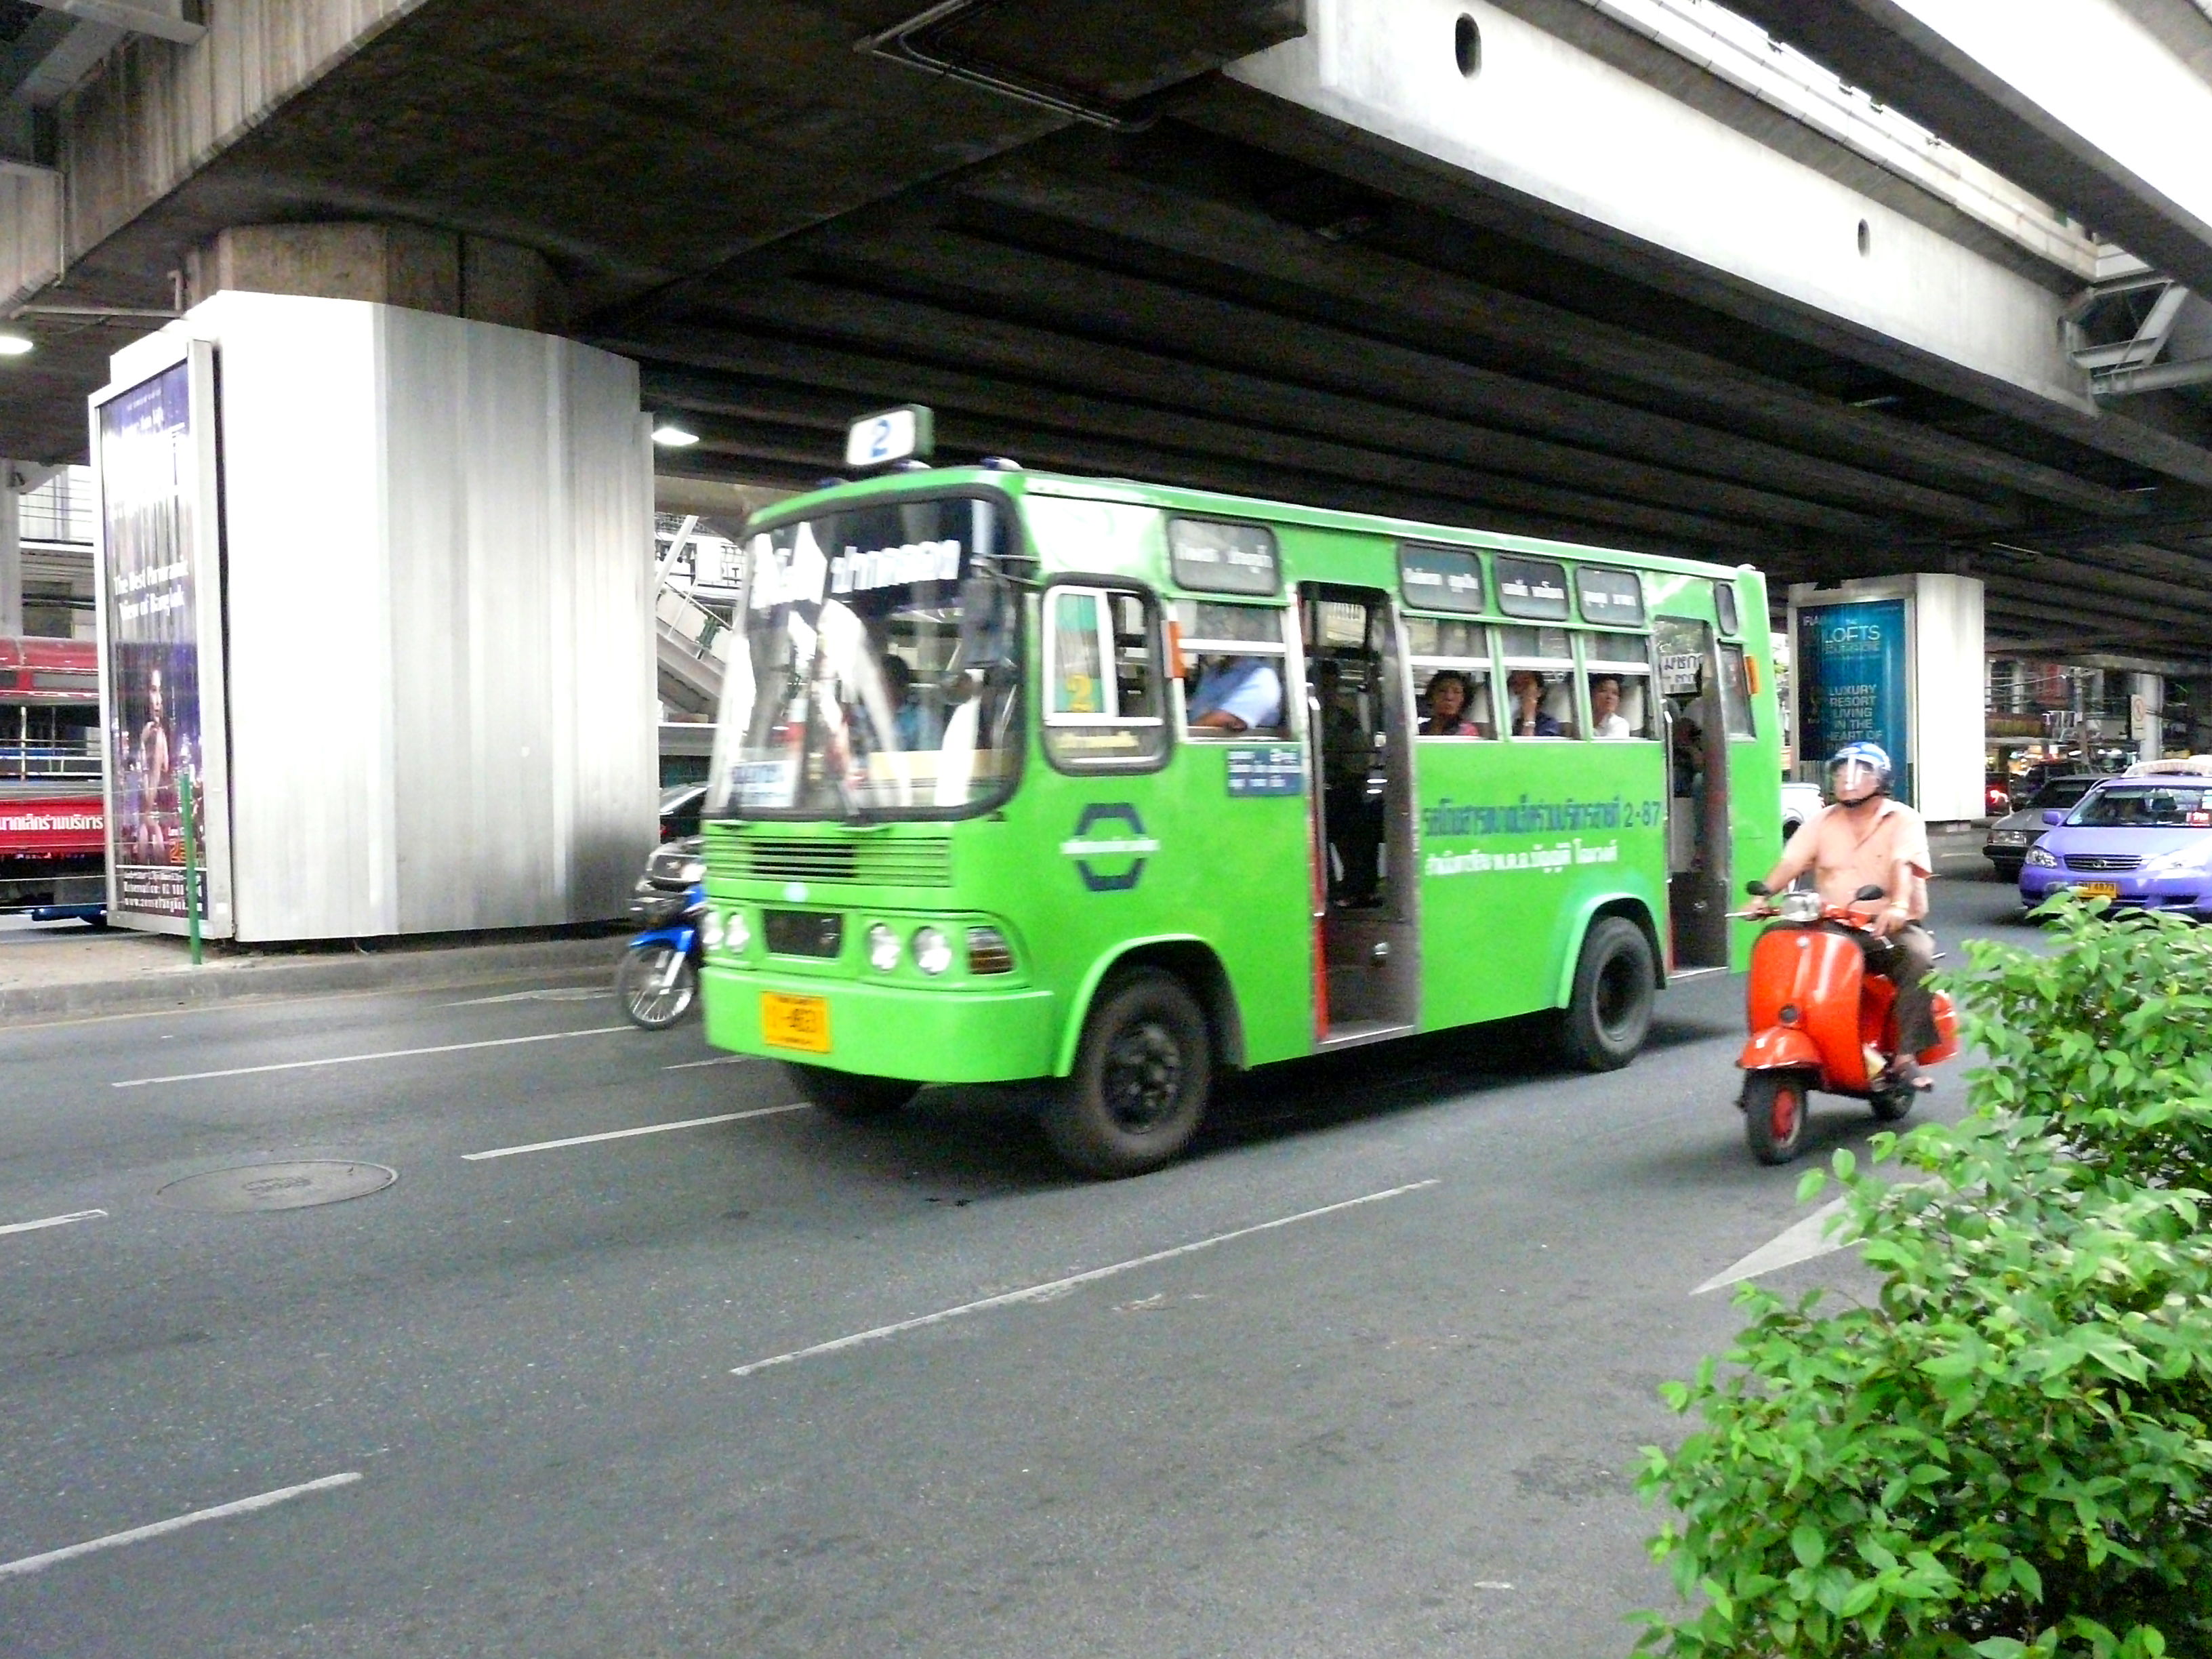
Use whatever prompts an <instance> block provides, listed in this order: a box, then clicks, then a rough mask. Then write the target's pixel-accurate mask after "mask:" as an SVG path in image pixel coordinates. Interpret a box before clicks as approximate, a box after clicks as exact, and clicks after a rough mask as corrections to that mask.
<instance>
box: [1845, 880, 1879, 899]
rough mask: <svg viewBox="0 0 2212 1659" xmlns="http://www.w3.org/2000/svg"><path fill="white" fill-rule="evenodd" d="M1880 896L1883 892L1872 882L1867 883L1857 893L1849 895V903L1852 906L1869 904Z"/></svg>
mask: <svg viewBox="0 0 2212 1659" xmlns="http://www.w3.org/2000/svg"><path fill="white" fill-rule="evenodd" d="M1881 896H1883V890H1882V889H1881V888H1879V887H1877V886H1875V884H1873V883H1872V882H1869V883H1868V884H1866V885H1865V886H1863V887H1862V888H1860V889H1859V890H1858V891H1857V892H1856V893H1854V894H1852V895H1851V902H1852V903H1854V904H1870V903H1872V902H1874V901H1875V900H1876V899H1878V898H1881Z"/></svg>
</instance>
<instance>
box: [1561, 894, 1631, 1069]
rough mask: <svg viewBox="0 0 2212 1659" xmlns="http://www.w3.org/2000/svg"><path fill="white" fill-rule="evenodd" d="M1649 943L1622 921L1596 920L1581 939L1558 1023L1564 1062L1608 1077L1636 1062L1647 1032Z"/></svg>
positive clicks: (1600, 918) (1626, 919)
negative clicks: (1571, 988) (1569, 995)
mask: <svg viewBox="0 0 2212 1659" xmlns="http://www.w3.org/2000/svg"><path fill="white" fill-rule="evenodd" d="M1651 979H1652V964H1651V941H1650V940H1649V939H1645V938H1644V930H1643V929H1642V928H1641V927H1638V926H1637V925H1636V924H1635V923H1634V922H1632V921H1629V920H1628V918H1627V917H1626V916H1600V917H1599V918H1598V919H1597V920H1596V921H1594V922H1592V923H1591V924H1590V928H1589V933H1586V934H1584V935H1583V953H1582V957H1581V959H1580V960H1579V961H1577V963H1575V988H1574V994H1573V997H1572V999H1571V1000H1570V1001H1569V1002H1568V1004H1567V1009H1566V1013H1565V1017H1564V1018H1563V1019H1562V1020H1561V1022H1560V1036H1561V1039H1562V1042H1563V1044H1564V1046H1565V1049H1566V1051H1567V1058H1568V1059H1569V1060H1572V1061H1573V1062H1574V1063H1575V1064H1576V1065H1577V1066H1581V1067H1582V1068H1583V1070H1585V1071H1590V1072H1613V1071H1618V1070H1620V1067H1622V1066H1626V1065H1627V1064H1628V1062H1629V1061H1630V1060H1633V1059H1635V1058H1636V1051H1637V1050H1638V1049H1639V1048H1642V1047H1643V1046H1644V1035H1645V1033H1647V1032H1648V1031H1650V1029H1651Z"/></svg>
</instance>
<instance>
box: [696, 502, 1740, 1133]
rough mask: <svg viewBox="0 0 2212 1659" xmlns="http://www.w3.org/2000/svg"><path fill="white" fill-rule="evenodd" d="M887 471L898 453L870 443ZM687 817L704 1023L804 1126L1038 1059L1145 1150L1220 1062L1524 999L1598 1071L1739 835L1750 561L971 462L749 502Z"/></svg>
mask: <svg viewBox="0 0 2212 1659" xmlns="http://www.w3.org/2000/svg"><path fill="white" fill-rule="evenodd" d="M910 465H911V464H910ZM744 551H745V565H746V569H745V576H744V586H743V589H742V592H743V599H742V601H741V603H740V605H739V607H738V617H737V624H736V627H735V629H733V632H734V633H735V634H736V635H737V637H736V639H735V640H734V641H733V642H732V643H733V650H732V657H731V660H730V665H729V668H728V671H727V677H726V684H725V688H724V693H723V700H722V706H721V712H720V724H719V726H718V729H717V732H716V734H715V748H714V761H713V771H712V775H711V779H710V785H709V791H710V793H709V796H708V822H707V823H705V825H704V826H703V836H704V860H705V866H706V878H705V885H706V890H707V895H708V901H709V905H708V917H707V921H706V925H705V927H703V929H702V932H703V933H704V936H705V939H706V944H707V951H706V959H705V967H704V970H703V973H702V1000H703V1003H704V1007H705V1015H706V1031H707V1036H708V1040H709V1042H712V1043H713V1044H714V1045H715V1046H716V1047H718V1048H724V1049H728V1050H732V1051H735V1052H737V1053H740V1054H752V1055H759V1056H763V1057H766V1058H771V1059H775V1060H781V1061H782V1062H783V1063H784V1064H785V1066H786V1067H787V1070H788V1071H789V1073H790V1074H791V1078H792V1080H793V1084H794V1085H795V1086H796V1088H797V1090H798V1091H799V1093H801V1094H802V1095H804V1096H805V1097H806V1098H807V1099H808V1100H810V1101H811V1102H812V1103H814V1104H815V1105H817V1106H818V1107H820V1108H822V1109H824V1110H826V1111H829V1112H831V1113H834V1114H836V1115H840V1116H842V1117H847V1118H856V1119H857V1118H869V1117H874V1116H878V1115H884V1114H887V1113H890V1112H893V1111H896V1110H897V1109H899V1108H900V1107H901V1106H902V1105H903V1104H904V1103H906V1102H907V1101H908V1100H909V1099H911V1098H912V1097H913V1096H914V1095H915V1092H916V1091H918V1090H919V1089H920V1088H921V1086H922V1085H925V1084H966V1083H987V1082H988V1083H1005V1082H1014V1081H1026V1080H1036V1081H1039V1082H1041V1083H1042V1084H1043V1085H1045V1086H1044V1087H1042V1089H1040V1091H1039V1095H1040V1097H1041V1100H1042V1115H1043V1121H1044V1125H1045V1127H1046V1129H1047V1132H1048V1135H1049V1137H1050V1139H1051V1140H1052V1141H1053V1143H1054V1146H1055V1147H1056V1148H1057V1149H1058V1151H1059V1152H1060V1155H1061V1156H1062V1157H1063V1158H1066V1160H1067V1162H1068V1163H1070V1164H1073V1166H1074V1167H1076V1168H1077V1169H1079V1170H1084V1171H1085V1172H1088V1173H1091V1174H1094V1175H1101V1176H1121V1175H1130V1174H1134V1173H1138V1172H1139V1171H1142V1170H1149V1169H1152V1168H1154V1167H1156V1166H1158V1164H1162V1163H1164V1162H1165V1161H1166V1160H1168V1159H1170V1158H1173V1157H1174V1156H1175V1155H1176V1153H1177V1152H1179V1151H1181V1150H1182V1147H1183V1146H1185V1145H1186V1143H1187V1142H1188V1140H1189V1139H1190V1137H1191V1135H1192V1133H1194V1131H1195V1129H1196V1128H1197V1127H1198V1124H1199V1121H1200V1118H1201V1117H1202V1116H1203V1115H1204V1113H1205V1110H1206V1103H1207V1100H1208V1097H1209V1095H1210V1093H1211V1091H1212V1084H1213V1080H1214V1079H1215V1078H1216V1077H1217V1076H1218V1075H1219V1074H1220V1073H1222V1072H1224V1071H1225V1070H1226V1069H1236V1068H1246V1067H1251V1066H1262V1065H1266V1064H1267V1063H1269V1062H1271V1061H1276V1060H1289V1059H1291V1058H1293V1057H1296V1056H1300V1055H1308V1054H1321V1053H1327V1052H1329V1051H1332V1050H1335V1049H1339V1048H1346V1047H1350V1046H1352V1045H1355V1044H1362V1043H1368V1042H1380V1041H1383V1040H1385V1039H1388V1038H1391V1037H1397V1036H1407V1035H1410V1034H1413V1033H1415V1032H1421V1031H1433V1030H1440V1029H1443V1028H1447V1027H1453V1026H1461V1025H1467V1024H1472V1023H1474V1022H1479V1021H1489V1020H1498V1019H1504V1018H1510V1017H1515V1016H1521V1015H1528V1014H1534V1013H1538V1012H1542V1011H1547V1010H1548V1011H1557V1012H1556V1013H1555V1014H1554V1015H1553V1018H1555V1019H1556V1020H1557V1022H1558V1025H1559V1032H1560V1036H1561V1037H1562V1039H1563V1042H1564V1046H1565V1050H1566V1052H1567V1054H1568V1055H1569V1056H1570V1057H1571V1059H1572V1060H1574V1061H1576V1062H1577V1063H1579V1064H1580V1065H1582V1066H1588V1067H1590V1068H1594V1069H1605V1068H1609V1067H1613V1066H1622V1065H1626V1063H1627V1062H1628V1061H1629V1060H1630V1059H1632V1057H1633V1055H1634V1054H1635V1053H1636V1051H1637V1049H1638V1048H1639V1047H1640V1046H1641V1044H1642V1042H1643V1040H1644V1035H1645V1031H1646V1029H1647V1027H1648V1025H1649V1024H1650V1014H1651V1007H1652V1000H1653V993H1654V991H1655V990H1656V989H1657V988H1659V987H1663V986H1665V985H1666V984H1667V983H1668V981H1670V980H1671V979H1679V978H1680V977H1682V976H1684V975H1691V974H1697V973H1703V972H1723V971H1726V970H1728V969H1730V968H1741V966H1743V965H1744V959H1745V957H1746V955H1747V951H1748V950H1749V946H1750V933H1749V930H1748V929H1747V928H1746V927H1744V926H1743V925H1741V924H1735V925H1733V926H1732V925H1731V923H1730V921H1729V919H1728V911H1729V908H1730V903H1729V894H1730V892H1731V890H1732V883H1733V882H1734V880H1735V877H1736V876H1738V875H1739V874H1741V873H1742V872H1761V871H1764V870H1765V869H1766V868H1767V867H1768V866H1769V865H1770V864H1771V862H1772V860H1773V859H1774V858H1775V856H1776V854H1777V853H1778V848H1779V846H1780V823H1779V818H1780V802H1779V791H1778V786H1777V780H1778V778H1779V777H1780V775H1781V765H1780V744H1779V734H1778V720H1777V717H1776V707H1775V699H1774V690H1773V688H1774V675H1773V671H1772V665H1771V661H1770V659H1769V644H1768V633H1767V621H1766V618H1767V608H1766V592H1765V582H1764V580H1763V579H1762V578H1761V576H1760V575H1759V573H1758V572H1757V571H1755V570H1753V569H1750V568H1724V567H1720V566H1715V565H1710V564H1700V563H1697V562H1692V561H1688V560H1683V559H1676V558H1665V557H1653V556H1644V555H1638V554H1629V553H1622V552H1615V551H1610V550H1601V549H1597V548H1591V547H1580V546H1572V545H1568V544H1560V543H1553V542H1547V541H1541V540H1535V539H1530V538H1522V537H1515V536H1507V535H1492V534H1486V533H1484V532H1477V531H1470V530H1465V529H1460V528H1455V527H1450V526H1440V525H1424V524H1415V523H1410V522H1407V521H1403V520H1394V519H1389V518H1382V517H1370V516H1365V515H1362V514H1358V513H1344V512H1335V511H1327V510H1318V509H1313V508H1308V507H1291V506H1284V505H1281V504H1279V503H1275V502H1270V501H1252V500H1247V499H1243V498H1239V497H1236V496H1231V495H1218V494H1214V493H1211V492H1206V491H1202V490H1195V489H1177V488H1167V487H1160V486H1154V485H1150V484H1141V483H1130V482H1127V481H1125V480H1121V479H1104V478H1090V477H1067V476H1060V475H1052V474H1048V473H1043V472H1036V471H1024V470H1023V469H1021V468H1020V467H1018V466H1017V465H1014V464H1013V463H1011V462H987V463H984V464H982V465H977V466H973V467H938V468H928V467H921V466H919V465H912V470H909V471H900V472H894V473H890V474H886V475H882V476H877V477H866V478H862V479H860V480H857V481H854V482H851V483H836V484H833V485H831V486H829V487H826V488H823V489H819V490H817V491H815V492H813V493H811V494H809V495H802V496H799V497H797V498H794V499H793V500H790V501H783V502H781V503H778V504H777V505H775V507H771V508H769V509H766V510H764V511H763V512H761V513H757V514H756V515H755V517H754V518H753V520H751V522H750V524H749V525H748V526H747V529H746V532H745V549H744Z"/></svg>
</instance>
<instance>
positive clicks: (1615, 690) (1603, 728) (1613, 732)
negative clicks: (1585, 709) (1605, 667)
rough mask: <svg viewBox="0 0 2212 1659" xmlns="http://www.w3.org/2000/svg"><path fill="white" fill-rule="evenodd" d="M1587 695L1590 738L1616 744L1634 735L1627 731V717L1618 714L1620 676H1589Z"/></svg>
mask: <svg viewBox="0 0 2212 1659" xmlns="http://www.w3.org/2000/svg"><path fill="white" fill-rule="evenodd" d="M1589 694H1590V736H1592V737H1594V738H1598V739H1599V740H1600V741H1601V742H1604V741H1608V740H1610V741H1613V742H1618V741H1620V740H1621V739H1623V738H1630V737H1633V736H1634V735H1635V734H1634V733H1633V732H1631V731H1630V730H1629V729H1628V716H1627V715H1626V714H1622V713H1621V712H1620V675H1618V674H1593V675H1591V676H1590V683H1589Z"/></svg>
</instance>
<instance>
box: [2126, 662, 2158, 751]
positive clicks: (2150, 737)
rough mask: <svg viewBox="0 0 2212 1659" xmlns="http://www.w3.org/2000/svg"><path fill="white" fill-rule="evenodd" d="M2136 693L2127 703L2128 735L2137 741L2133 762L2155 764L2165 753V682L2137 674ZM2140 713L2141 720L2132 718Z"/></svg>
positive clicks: (2153, 676) (2149, 675) (2150, 676)
mask: <svg viewBox="0 0 2212 1659" xmlns="http://www.w3.org/2000/svg"><path fill="white" fill-rule="evenodd" d="M2134 678H2135V690H2134V693H2133V695H2132V696H2131V697H2130V702H2129V705H2128V707H2129V713H2130V717H2131V718H2130V722H2129V723H2130V726H2133V727H2134V729H2133V730H2132V731H2131V732H2130V733H2129V735H2130V737H2132V738H2134V739H2135V740H2136V759H2138V760H2147V761H2148V760H2158V759H2160V757H2163V756H2164V754H2165V752H2166V748H2165V738H2166V678H2165V676H2163V675H2160V674H2137V675H2136V676H2135V677H2134ZM2137 709H2140V710H2141V711H2142V714H2141V717H2140V719H2136V718H2133V716H2134V715H2135V711H2136V710H2137Z"/></svg>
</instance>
